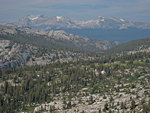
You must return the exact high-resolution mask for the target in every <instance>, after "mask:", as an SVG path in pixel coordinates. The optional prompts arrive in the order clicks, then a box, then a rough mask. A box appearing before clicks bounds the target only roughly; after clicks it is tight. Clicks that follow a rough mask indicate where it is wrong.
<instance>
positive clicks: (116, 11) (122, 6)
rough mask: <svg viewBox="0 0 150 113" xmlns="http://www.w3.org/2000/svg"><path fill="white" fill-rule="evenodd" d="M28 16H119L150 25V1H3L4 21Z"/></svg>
mask: <svg viewBox="0 0 150 113" xmlns="http://www.w3.org/2000/svg"><path fill="white" fill-rule="evenodd" d="M27 14H38V15H39V14H40V15H46V16H49V17H51V16H57V15H58V16H67V17H73V18H80V19H90V18H95V17H97V16H104V17H119V18H125V19H129V20H132V21H144V22H149V23H150V0H0V21H7V22H8V21H9V22H11V21H15V20H17V19H19V18H20V17H22V16H24V15H27Z"/></svg>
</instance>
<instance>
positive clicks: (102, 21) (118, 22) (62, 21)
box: [17, 15, 150, 30]
mask: <svg viewBox="0 0 150 113" xmlns="http://www.w3.org/2000/svg"><path fill="white" fill-rule="evenodd" d="M17 24H18V25H24V26H28V27H31V28H36V29H40V30H50V29H67V28H78V29H82V28H103V29H127V28H131V27H133V28H141V29H150V24H147V23H142V22H131V21H128V20H125V19H119V18H115V17H112V18H104V17H100V16H99V17H97V18H95V19H91V20H79V19H72V18H67V17H62V16H56V17H51V18H49V17H46V16H41V15H27V16H25V17H23V18H21V19H20V20H19V21H18V22H17Z"/></svg>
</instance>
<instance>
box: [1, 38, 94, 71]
mask: <svg viewBox="0 0 150 113" xmlns="http://www.w3.org/2000/svg"><path fill="white" fill-rule="evenodd" d="M95 55H96V54H90V53H86V52H78V51H69V50H61V49H47V48H41V47H37V46H33V45H29V44H20V43H15V42H13V41H10V40H3V39H0V69H1V68H8V67H16V66H22V65H36V64H38V65H46V64H50V63H54V62H68V61H77V60H87V59H93V58H95V57H96V56H95Z"/></svg>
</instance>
